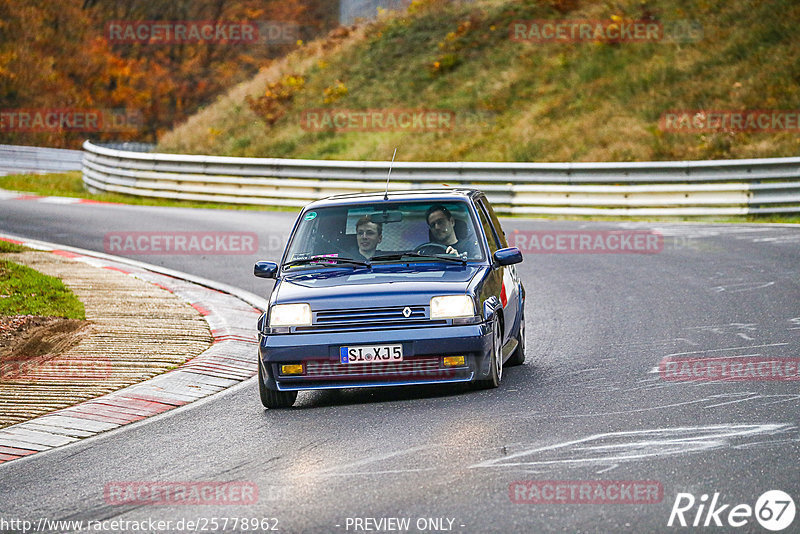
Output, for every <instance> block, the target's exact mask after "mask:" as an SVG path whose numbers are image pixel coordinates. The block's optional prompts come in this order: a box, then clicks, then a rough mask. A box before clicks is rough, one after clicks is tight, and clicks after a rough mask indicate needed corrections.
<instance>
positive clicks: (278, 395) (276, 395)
mask: <svg viewBox="0 0 800 534" xmlns="http://www.w3.org/2000/svg"><path fill="white" fill-rule="evenodd" d="M258 394H259V395H260V396H261V404H263V405H264V408H271V409H275V408H289V407H291V406H292V404H294V401H296V400H297V392H296V391H275V390H273V389H269V388H268V387H267V380H266V377H265V376H264V370H263V365H262V364H261V362H259V364H258Z"/></svg>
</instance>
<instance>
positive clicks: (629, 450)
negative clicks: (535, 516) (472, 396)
mask: <svg viewBox="0 0 800 534" xmlns="http://www.w3.org/2000/svg"><path fill="white" fill-rule="evenodd" d="M789 428H790V427H789V426H788V425H782V424H761V425H712V426H704V427H703V426H699V427H679V428H658V429H651V430H634V431H625V432H609V433H603V434H594V435H591V436H589V437H586V438H583V439H578V440H573V441H566V442H562V443H556V444H554V445H548V446H545V447H536V448H533V449H529V450H526V451H522V452H519V453H516V454H512V455H509V456H505V457H502V458H495V459H490V460H484V461H483V462H479V463H477V464H473V465H471V466H469V468H470V469H475V468H481V467H517V466H534V465H536V466H543V465H559V464H560V465H587V464H589V465H591V464H610V463H615V462H616V463H619V462H626V461H633V460H641V459H643V458H651V457H659V456H671V455H677V454H686V453H690V452H699V451H704V450H709V449H716V448H722V447H725V446H731V440H733V439H742V438H747V437H750V436H755V435H761V434H775V433H778V432H781V431H785V430H787V429H789ZM610 440H622V441H621V442H620V443H616V444H609V445H605V444H603V443H604V442H606V441H610ZM625 440H628V441H625ZM595 442H598V443H601V445H592V443H595ZM586 452H591V453H594V454H591V455H587V454H585V453H586ZM559 455H561V456H562V457H559ZM526 456H527V457H531V458H532V459H531V460H527V461H522V460H519V461H513V460H514V459H521V458H523V457H526ZM587 456H590V457H587ZM537 458H541V459H537Z"/></svg>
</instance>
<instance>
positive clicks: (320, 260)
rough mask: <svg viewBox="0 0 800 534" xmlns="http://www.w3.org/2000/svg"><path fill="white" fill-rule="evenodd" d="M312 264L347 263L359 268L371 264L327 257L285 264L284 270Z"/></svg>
mask: <svg viewBox="0 0 800 534" xmlns="http://www.w3.org/2000/svg"><path fill="white" fill-rule="evenodd" d="M311 263H321V264H323V265H324V264H331V263H346V264H347V265H358V266H359V267H369V263H367V262H364V261H358V260H353V259H350V258H340V257H338V256H326V257H319V258H304V259H302V260H294V261H290V262H288V263H284V264H283V268H284V269H286V268H289V267H296V266H298V265H308V264H311Z"/></svg>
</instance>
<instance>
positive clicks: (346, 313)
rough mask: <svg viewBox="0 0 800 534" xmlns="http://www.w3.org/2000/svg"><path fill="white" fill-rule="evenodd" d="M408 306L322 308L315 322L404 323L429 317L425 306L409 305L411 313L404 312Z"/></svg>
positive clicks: (316, 315)
mask: <svg viewBox="0 0 800 534" xmlns="http://www.w3.org/2000/svg"><path fill="white" fill-rule="evenodd" d="M405 309H406V306H390V307H385V308H355V309H346V310H322V311H318V312H316V313H315V314H314V324H315V325H319V326H327V325H353V324H390V323H398V324H402V323H405V322H407V321H416V322H419V321H422V320H425V319H427V318H428V312H427V309H426V307H425V306H408V309H409V310H410V314H408V317H406V315H404V314H403V310H405Z"/></svg>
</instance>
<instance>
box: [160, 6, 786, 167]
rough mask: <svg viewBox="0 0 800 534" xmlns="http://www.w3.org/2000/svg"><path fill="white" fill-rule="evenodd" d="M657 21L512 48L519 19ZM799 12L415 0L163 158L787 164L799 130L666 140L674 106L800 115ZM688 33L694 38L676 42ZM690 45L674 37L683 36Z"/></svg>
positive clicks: (332, 42)
mask: <svg viewBox="0 0 800 534" xmlns="http://www.w3.org/2000/svg"><path fill="white" fill-rule="evenodd" d="M533 19H555V20H570V21H572V20H605V21H608V20H615V21H618V22H620V23H622V24H624V23H626V22H630V21H638V20H647V21H657V22H659V23H661V24H662V25H663V27H664V28H665V30H666V31H667V32H668V33H670V35H672V36H673V37H676V36H677V38H670V39H665V40H659V41H649V42H629V41H626V42H614V40H613V39H605V40H597V41H590V42H573V43H569V42H566V43H565V42H552V41H549V42H542V43H533V42H515V41H514V40H512V39H511V38H510V31H509V30H510V28H511V24H512V23H513V22H514V21H517V20H533ZM798 22H800V3H797V2H796V1H794V0H765V1H741V0H694V1H689V0H686V1H682V0H652V1H647V0H645V1H642V0H619V1H614V2H612V1H596V0H584V1H579V0H539V1H524V0H516V1H511V0H485V1H480V0H476V1H461V2H458V1H455V2H453V1H443V0H415V1H414V2H413V4H412V7H411V8H410V9H409V12H408V13H406V14H395V13H387V14H383V16H381V17H380V19H379V20H378V21H377V22H374V23H370V24H362V25H360V26H358V27H355V28H348V29H340V30H338V31H335V32H333V33H331V35H329V36H328V38H327V39H325V40H321V41H315V42H313V43H308V44H306V45H304V46H303V47H302V48H301V49H300V50H298V51H296V52H294V53H292V54H291V55H290V56H288V57H286V58H284V59H282V60H280V61H276V62H274V63H272V64H271V65H268V66H267V67H265V68H264V69H262V71H261V72H260V74H259V75H257V76H256V77H255V78H254V79H253V80H251V81H249V82H246V83H244V84H241V85H239V86H237V87H235V88H233V89H232V90H231V91H230V92H229V93H228V94H227V95H226V96H224V97H221V98H219V99H218V101H217V102H216V103H214V104H213V105H211V106H209V107H207V108H206V109H204V110H202V111H201V112H200V113H198V114H197V115H195V116H194V117H192V118H191V119H190V120H189V121H188V122H187V123H185V124H182V125H180V126H178V127H177V128H176V129H175V130H173V131H172V132H170V133H168V134H166V135H164V136H163V138H162V139H161V142H160V145H159V147H158V150H159V151H163V152H178V153H198V154H218V155H230V156H254V157H288V158H315V159H316V158H323V159H356V160H385V159H388V158H389V157H390V156H391V153H392V150H393V148H394V147H399V150H398V160H405V161H445V160H454V161H644V160H676V159H723V158H748V157H779V156H794V155H797V154H798V151H799V149H800V135H798V130H797V129H794V130H793V131H777V132H742V131H719V132H712V133H696V132H695V133H686V132H679V133H675V132H665V131H663V130H662V129H660V128H659V119H660V117H661V116H662V115H663V114H664V113H665V112H667V111H669V110H698V109H704V110H734V111H735V110H800V42H798V40H797V39H796V38H795V28H796V26H797V23H798ZM686 28H690V29H691V30H692V31H691V32H690V33H689V34H688V35H687V34H683V35H678V34H676V33H675V32H676V31H678V30H681V29H686ZM681 37H683V38H681ZM310 109H348V110H374V109H429V110H447V111H450V112H452V113H453V117H454V120H455V127H454V128H452V129H450V130H446V131H428V132H408V131H405V132H404V131H379V132H363V131H361V132H357V131H355V132H354V131H351V132H343V131H308V130H304V129H303V125H302V120H303V117H304V112H306V111H308V110H310Z"/></svg>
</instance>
